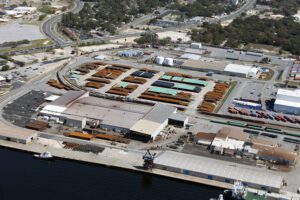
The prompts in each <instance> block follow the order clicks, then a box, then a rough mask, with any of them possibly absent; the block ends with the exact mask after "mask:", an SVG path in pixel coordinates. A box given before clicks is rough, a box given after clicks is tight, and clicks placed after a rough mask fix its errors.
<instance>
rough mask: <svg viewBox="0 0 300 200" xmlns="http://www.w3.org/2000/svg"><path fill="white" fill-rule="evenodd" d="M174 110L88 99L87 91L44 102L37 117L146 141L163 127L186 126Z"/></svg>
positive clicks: (169, 107)
mask: <svg viewBox="0 0 300 200" xmlns="http://www.w3.org/2000/svg"><path fill="white" fill-rule="evenodd" d="M176 110H177V109H176V108H175V107H173V106H169V105H166V104H156V105H155V106H153V107H151V106H148V105H142V104H136V103H127V102H119V101H112V100H107V99H99V98H97V97H91V96H89V94H88V92H82V91H69V92H67V93H65V94H64V95H62V96H61V97H59V98H58V99H56V100H54V101H52V102H50V103H47V104H46V105H45V106H44V108H43V109H42V110H41V112H40V114H41V115H43V116H47V117H49V118H51V117H52V118H53V117H54V118H57V119H58V121H60V122H62V123H64V124H65V125H67V126H71V127H76V128H84V127H85V126H86V125H87V124H90V123H93V124H94V123H96V124H99V126H97V127H99V128H101V129H103V130H108V131H113V132H117V133H124V134H129V133H130V135H131V136H133V137H134V138H137V139H142V140H145V141H146V140H150V139H155V138H156V136H157V135H158V134H159V133H160V132H161V131H162V130H163V129H164V128H165V126H166V125H167V124H173V125H176V126H185V125H186V123H187V122H188V118H187V117H186V116H183V115H181V114H179V113H176Z"/></svg>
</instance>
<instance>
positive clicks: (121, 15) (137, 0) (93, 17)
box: [62, 0, 173, 34]
mask: <svg viewBox="0 0 300 200" xmlns="http://www.w3.org/2000/svg"><path fill="white" fill-rule="evenodd" d="M89 2H91V0H89ZM171 2H173V0H151V1H149V0H94V1H93V3H85V5H84V7H83V9H82V10H81V11H80V12H79V13H78V14H74V13H67V14H64V15H63V17H62V24H63V26H65V27H69V28H75V29H78V30H82V31H87V32H88V31H90V30H92V29H96V28H100V30H102V31H107V32H110V33H112V34H114V33H115V32H116V29H117V27H119V26H121V25H122V24H123V23H129V22H130V21H132V20H133V18H134V17H136V16H138V15H139V14H148V13H151V12H153V11H154V10H155V9H157V8H158V7H161V6H166V5H167V4H169V3H171Z"/></svg>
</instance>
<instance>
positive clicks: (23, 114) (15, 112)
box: [2, 91, 45, 127]
mask: <svg viewBox="0 0 300 200" xmlns="http://www.w3.org/2000/svg"><path fill="white" fill-rule="evenodd" d="M44 98H45V96H44V94H43V92H41V91H31V92H29V93H27V94H25V95H23V96H22V97H20V98H18V99H16V100H15V101H13V102H11V103H9V104H7V105H6V106H5V107H4V109H3V114H2V116H3V117H4V118H5V119H6V120H8V121H10V122H11V123H13V124H14V125H17V126H20V127H25V125H26V124H27V123H28V122H29V121H30V119H31V118H32V116H33V115H34V114H36V113H37V109H38V107H39V106H40V105H41V104H42V103H43V102H44Z"/></svg>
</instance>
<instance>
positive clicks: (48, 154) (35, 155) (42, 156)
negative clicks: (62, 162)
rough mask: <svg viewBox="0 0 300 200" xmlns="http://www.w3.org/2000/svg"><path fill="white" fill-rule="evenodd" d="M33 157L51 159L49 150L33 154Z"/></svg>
mask: <svg viewBox="0 0 300 200" xmlns="http://www.w3.org/2000/svg"><path fill="white" fill-rule="evenodd" d="M33 157H35V158H40V159H45V160H51V159H53V156H52V154H51V153H50V152H48V151H46V152H43V153H41V154H34V155H33Z"/></svg>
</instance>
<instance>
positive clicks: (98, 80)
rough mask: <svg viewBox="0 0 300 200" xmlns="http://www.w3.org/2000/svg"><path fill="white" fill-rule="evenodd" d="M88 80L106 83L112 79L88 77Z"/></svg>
mask: <svg viewBox="0 0 300 200" xmlns="http://www.w3.org/2000/svg"><path fill="white" fill-rule="evenodd" d="M86 80H87V81H92V82H97V83H105V84H109V83H110V80H108V79H105V78H97V77H90V78H88V79H86Z"/></svg>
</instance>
